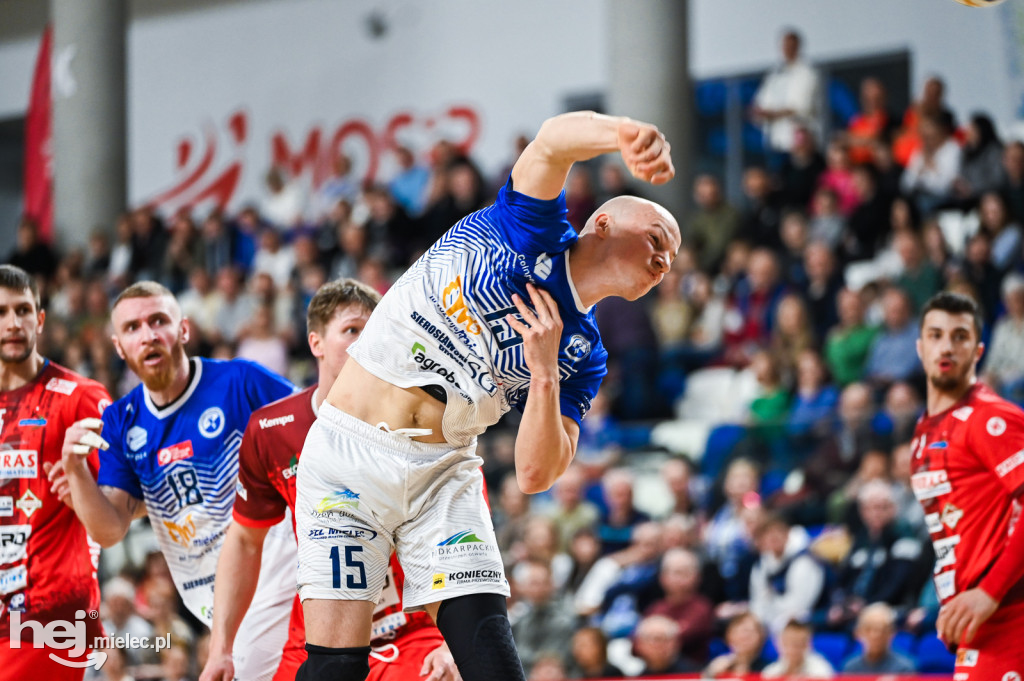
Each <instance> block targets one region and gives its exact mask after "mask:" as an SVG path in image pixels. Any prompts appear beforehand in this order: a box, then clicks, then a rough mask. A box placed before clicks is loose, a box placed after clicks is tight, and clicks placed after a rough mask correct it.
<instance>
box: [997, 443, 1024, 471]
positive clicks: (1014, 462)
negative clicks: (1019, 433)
mask: <svg viewBox="0 0 1024 681" xmlns="http://www.w3.org/2000/svg"><path fill="white" fill-rule="evenodd" d="M1022 463H1024V449H1022V450H1020V451H1019V452H1016V453H1014V454H1011V455H1010V456H1008V457H1006V459H1005V460H1003V461H1001V462H1000V463H999V464H998V465H997V466H996V475H998V476H999V477H1000V478H1005V477H1006V476H1007V475H1009V474H1010V471H1012V470H1013V469H1015V468H1017V467H1018V466H1020V465H1021V464H1022Z"/></svg>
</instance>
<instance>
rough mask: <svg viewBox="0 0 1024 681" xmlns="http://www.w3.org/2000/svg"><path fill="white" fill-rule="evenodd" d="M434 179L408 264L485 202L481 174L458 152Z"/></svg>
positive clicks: (484, 190) (439, 168) (438, 171)
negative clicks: (433, 185)
mask: <svg viewBox="0 0 1024 681" xmlns="http://www.w3.org/2000/svg"><path fill="white" fill-rule="evenodd" d="M434 182H435V187H434V188H433V189H432V194H433V195H432V196H431V197H430V202H429V204H428V205H427V208H426V212H425V213H424V214H423V217H422V219H421V220H420V222H421V223H422V227H421V229H420V230H417V231H418V233H417V234H415V235H414V242H413V244H412V248H411V250H410V252H409V254H408V255H407V258H408V263H409V264H412V262H413V260H415V259H416V258H418V257H419V255H420V253H422V252H423V251H425V250H426V249H427V248H429V247H430V245H431V244H433V243H434V242H435V241H437V240H438V239H439V238H441V236H442V235H443V234H444V233H445V232H446V231H448V228H449V227H451V226H452V225H454V224H455V223H456V222H458V221H459V220H461V219H462V218H464V217H466V216H467V215H469V214H470V213H472V212H474V211H476V210H479V209H480V208H483V207H484V205H485V204H486V203H487V188H486V186H485V184H484V179H483V175H481V174H480V169H479V168H477V167H476V164H475V163H473V162H472V161H471V160H469V159H468V158H466V157H465V156H461V155H459V156H457V157H456V158H455V159H454V160H453V161H452V162H450V163H448V164H447V165H444V166H439V167H438V168H437V169H436V170H435V179H434ZM566 198H568V196H567V197H566ZM400 264H403V265H404V264H405V262H402V263H400Z"/></svg>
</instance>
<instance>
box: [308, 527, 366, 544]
mask: <svg viewBox="0 0 1024 681" xmlns="http://www.w3.org/2000/svg"><path fill="white" fill-rule="evenodd" d="M341 537H346V538H348V539H365V540H366V541H373V540H374V539H376V538H377V532H376V531H375V530H371V529H370V528H368V527H361V526H359V525H343V526H342V527H327V528H324V527H314V528H313V529H311V530H310V531H309V538H310V539H338V538H341Z"/></svg>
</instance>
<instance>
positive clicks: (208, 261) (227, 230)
mask: <svg viewBox="0 0 1024 681" xmlns="http://www.w3.org/2000/svg"><path fill="white" fill-rule="evenodd" d="M200 242H201V245H202V249H203V250H202V262H201V263H200V264H201V265H202V266H203V267H204V268H205V269H206V273H207V274H209V275H210V276H211V277H212V276H214V275H215V274H216V273H217V272H219V271H220V270H221V268H224V267H227V266H228V265H231V264H232V263H233V262H234V243H233V242H234V234H233V231H232V229H231V227H230V225H228V223H226V222H225V221H224V216H223V215H221V213H220V212H219V211H211V212H210V214H209V215H207V216H206V219H205V220H203V229H202V239H201V240H200Z"/></svg>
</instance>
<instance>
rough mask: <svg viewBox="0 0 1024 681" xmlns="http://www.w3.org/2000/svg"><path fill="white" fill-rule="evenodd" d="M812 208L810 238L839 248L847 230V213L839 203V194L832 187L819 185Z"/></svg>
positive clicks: (833, 248)
mask: <svg viewBox="0 0 1024 681" xmlns="http://www.w3.org/2000/svg"><path fill="white" fill-rule="evenodd" d="M811 208H812V211H811V221H810V229H811V237H810V238H811V239H812V240H814V241H822V242H824V243H826V244H828V247H829V248H830V249H832V250H835V249H837V248H839V246H840V244H841V243H842V239H843V234H844V233H845V232H846V215H845V214H844V213H843V211H842V207H841V204H840V203H839V194H837V193H836V191H835V189H833V188H831V187H819V188H818V189H817V190H816V191H815V192H814V198H813V199H812V205H811Z"/></svg>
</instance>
